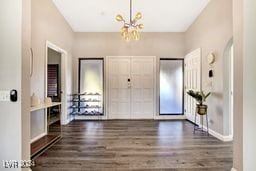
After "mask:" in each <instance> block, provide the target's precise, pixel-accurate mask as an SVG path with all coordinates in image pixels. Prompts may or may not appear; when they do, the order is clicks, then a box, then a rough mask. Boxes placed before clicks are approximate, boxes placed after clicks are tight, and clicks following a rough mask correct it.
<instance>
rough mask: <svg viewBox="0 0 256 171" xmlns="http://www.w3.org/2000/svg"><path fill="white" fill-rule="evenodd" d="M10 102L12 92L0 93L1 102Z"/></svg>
mask: <svg viewBox="0 0 256 171" xmlns="http://www.w3.org/2000/svg"><path fill="white" fill-rule="evenodd" d="M9 101H10V91H0V102H9Z"/></svg>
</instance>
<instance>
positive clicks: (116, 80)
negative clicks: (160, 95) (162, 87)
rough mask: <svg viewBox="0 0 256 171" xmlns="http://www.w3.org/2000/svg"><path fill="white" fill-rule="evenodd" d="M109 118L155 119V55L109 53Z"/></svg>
mask: <svg viewBox="0 0 256 171" xmlns="http://www.w3.org/2000/svg"><path fill="white" fill-rule="evenodd" d="M107 61H108V62H107V63H108V64H107V66H108V68H107V71H108V76H107V79H108V80H107V82H108V95H107V96H108V118H109V119H153V118H154V110H155V107H154V106H155V100H154V99H155V95H154V94H155V93H154V92H155V57H108V58H107Z"/></svg>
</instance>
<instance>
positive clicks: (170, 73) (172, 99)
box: [160, 59, 184, 115]
mask: <svg viewBox="0 0 256 171" xmlns="http://www.w3.org/2000/svg"><path fill="white" fill-rule="evenodd" d="M183 114H184V60H183V59H160V115H183Z"/></svg>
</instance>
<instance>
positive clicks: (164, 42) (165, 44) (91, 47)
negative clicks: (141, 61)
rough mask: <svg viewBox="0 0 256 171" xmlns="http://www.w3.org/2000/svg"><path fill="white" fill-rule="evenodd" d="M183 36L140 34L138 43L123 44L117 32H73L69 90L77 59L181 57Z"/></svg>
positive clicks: (75, 72) (174, 34)
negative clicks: (71, 71)
mask: <svg viewBox="0 0 256 171" xmlns="http://www.w3.org/2000/svg"><path fill="white" fill-rule="evenodd" d="M184 44H185V34H184V33H142V38H141V40H140V41H138V42H136V41H134V42H125V41H124V40H123V39H122V37H121V35H120V33H75V39H74V46H73V88H74V91H77V87H78V86H77V83H78V58H82V57H105V56H157V57H172V58H183V57H184V55H185V46H184Z"/></svg>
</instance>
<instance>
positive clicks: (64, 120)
mask: <svg viewBox="0 0 256 171" xmlns="http://www.w3.org/2000/svg"><path fill="white" fill-rule="evenodd" d="M48 48H50V49H53V50H55V51H57V52H59V53H61V91H62V92H63V93H62V95H61V99H62V100H61V101H62V104H61V124H62V125H66V124H68V123H69V122H70V120H68V110H67V106H68V104H67V87H68V85H67V71H66V69H67V55H68V53H67V51H65V50H64V49H62V48H60V47H59V46H57V45H55V44H53V43H52V42H50V41H48V40H47V41H46V46H45V70H44V75H45V87H44V90H45V91H44V92H45V93H44V94H45V97H47V84H48V83H47V69H48ZM45 117H47V115H45ZM45 122H47V118H45ZM46 124H47V123H46ZM45 129H46V132H47V127H46V128H45Z"/></svg>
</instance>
